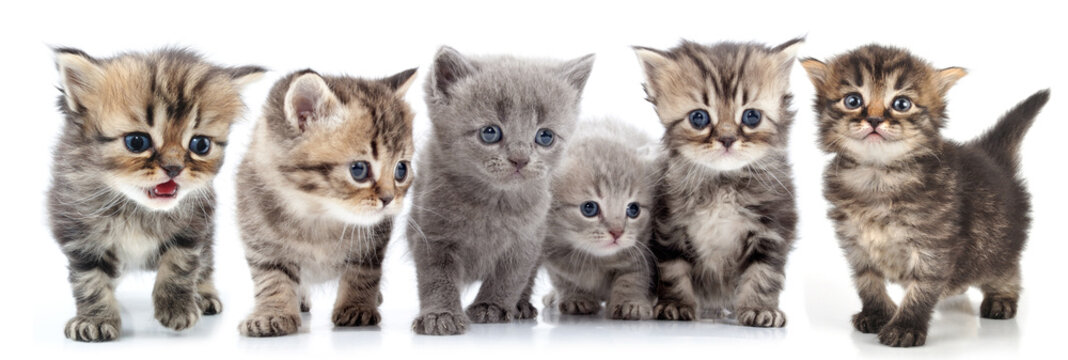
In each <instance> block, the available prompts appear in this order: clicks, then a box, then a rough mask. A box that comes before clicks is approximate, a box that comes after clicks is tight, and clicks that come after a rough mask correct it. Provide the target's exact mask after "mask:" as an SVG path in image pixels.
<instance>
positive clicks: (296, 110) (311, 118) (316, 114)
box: [285, 71, 339, 133]
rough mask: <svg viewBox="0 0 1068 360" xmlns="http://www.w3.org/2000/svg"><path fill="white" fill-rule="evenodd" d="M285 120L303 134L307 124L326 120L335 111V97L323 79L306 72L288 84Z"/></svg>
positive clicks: (336, 104)
mask: <svg viewBox="0 0 1068 360" xmlns="http://www.w3.org/2000/svg"><path fill="white" fill-rule="evenodd" d="M285 101H286V102H285V114H286V119H287V120H288V121H289V122H290V123H291V124H293V125H294V126H296V127H297V129H300V132H301V133H303V132H304V131H305V129H307V127H308V126H311V125H309V124H314V123H320V122H323V121H325V120H328V119H329V118H330V116H331V115H333V113H334V112H335V111H336V110H337V106H338V104H339V102H338V100H337V97H335V96H334V93H333V92H332V91H330V87H329V86H327V85H326V82H325V81H323V78H322V77H320V76H319V74H316V73H315V72H312V71H308V72H306V73H304V74H303V75H300V76H299V77H297V78H296V79H294V80H293V82H291V83H290V84H289V90H288V91H286V98H285Z"/></svg>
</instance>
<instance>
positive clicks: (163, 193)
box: [148, 179, 178, 199]
mask: <svg viewBox="0 0 1068 360" xmlns="http://www.w3.org/2000/svg"><path fill="white" fill-rule="evenodd" d="M176 195H178V183H176V182H174V179H171V180H168V181H167V182H165V183H162V184H159V185H156V187H154V188H152V190H149V191H148V197H149V198H153V199H156V198H173V197H175V196H176Z"/></svg>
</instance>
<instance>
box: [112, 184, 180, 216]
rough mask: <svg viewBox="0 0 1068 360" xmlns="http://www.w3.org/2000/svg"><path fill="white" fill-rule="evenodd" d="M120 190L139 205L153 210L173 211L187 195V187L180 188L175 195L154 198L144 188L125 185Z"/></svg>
mask: <svg viewBox="0 0 1068 360" xmlns="http://www.w3.org/2000/svg"><path fill="white" fill-rule="evenodd" d="M119 191H120V192H121V193H122V194H123V195H125V196H126V198H127V199H130V200H133V201H134V202H136V203H137V204H138V205H141V206H143V207H145V208H147V209H149V210H152V211H171V210H174V209H175V208H176V207H178V203H180V202H181V201H182V198H184V197H185V195H186V191H187V190H185V189H179V190H178V193H177V194H175V196H173V197H157V198H152V197H149V196H148V192H147V191H145V190H143V189H138V188H133V187H125V186H124V187H123V188H122V189H119Z"/></svg>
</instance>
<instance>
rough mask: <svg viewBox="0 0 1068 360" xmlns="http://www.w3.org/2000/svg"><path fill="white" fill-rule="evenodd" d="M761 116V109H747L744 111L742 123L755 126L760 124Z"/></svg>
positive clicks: (751, 126) (750, 126)
mask: <svg viewBox="0 0 1068 360" xmlns="http://www.w3.org/2000/svg"><path fill="white" fill-rule="evenodd" d="M761 117H762V116H761V114H760V110H756V109H746V110H745V112H743V113H742V125H745V126H748V127H749V128H755V127H757V125H760V118H761Z"/></svg>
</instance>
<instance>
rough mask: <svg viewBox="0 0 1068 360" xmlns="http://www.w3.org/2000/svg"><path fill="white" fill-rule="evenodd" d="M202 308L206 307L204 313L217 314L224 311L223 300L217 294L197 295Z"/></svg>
mask: <svg viewBox="0 0 1068 360" xmlns="http://www.w3.org/2000/svg"><path fill="white" fill-rule="evenodd" d="M197 301H198V302H199V303H200V308H201V309H204V315H216V314H219V313H221V312H222V309H223V306H222V300H220V299H219V296H218V295H215V294H200V296H198V297H197Z"/></svg>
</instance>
